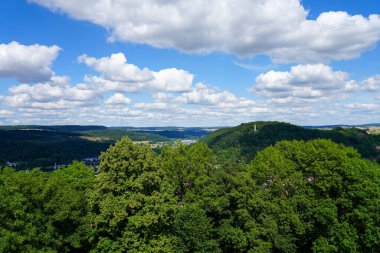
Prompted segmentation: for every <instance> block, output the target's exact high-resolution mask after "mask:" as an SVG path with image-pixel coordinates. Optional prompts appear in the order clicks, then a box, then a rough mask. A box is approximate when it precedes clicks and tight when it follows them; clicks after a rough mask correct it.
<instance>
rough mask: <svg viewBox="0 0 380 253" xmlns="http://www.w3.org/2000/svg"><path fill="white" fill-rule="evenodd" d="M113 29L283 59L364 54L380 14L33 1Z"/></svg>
mask: <svg viewBox="0 0 380 253" xmlns="http://www.w3.org/2000/svg"><path fill="white" fill-rule="evenodd" d="M29 2H34V3H37V4H39V5H42V6H45V7H47V8H49V9H50V10H52V11H59V12H62V13H66V14H68V15H69V16H70V17H72V18H74V19H77V20H86V21H89V22H92V23H94V24H97V25H100V26H102V27H105V28H106V29H107V30H108V31H110V37H109V39H110V40H111V41H112V40H120V41H126V42H135V43H140V44H149V45H152V46H155V47H159V48H175V49H177V50H180V51H184V52H197V53H209V52H213V51H220V52H226V53H232V54H236V55H239V56H253V55H257V54H266V55H269V56H270V57H271V58H272V59H273V60H274V61H276V62H304V63H305V62H308V63H316V62H326V61H329V60H343V59H351V58H355V57H358V56H359V55H360V54H361V53H362V52H365V51H367V50H369V49H371V48H373V47H374V46H376V43H377V42H378V40H379V39H380V16H379V15H370V16H368V17H364V16H362V15H354V16H351V15H349V14H347V13H346V12H325V13H321V14H320V15H319V17H317V18H316V19H315V20H313V19H308V12H307V11H306V10H305V8H304V7H303V6H302V4H301V1H300V0H234V1H231V0H210V1H207V4H205V3H204V1H201V0H195V1H187V0H178V1H162V0H129V1H124V0H112V1H109V0H99V1H96V2H94V1H92V0H79V1H66V0H29Z"/></svg>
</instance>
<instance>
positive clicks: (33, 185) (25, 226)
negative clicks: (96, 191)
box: [0, 163, 94, 252]
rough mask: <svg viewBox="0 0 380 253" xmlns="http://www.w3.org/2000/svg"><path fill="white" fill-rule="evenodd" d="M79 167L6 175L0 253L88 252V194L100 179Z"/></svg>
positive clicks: (1, 182)
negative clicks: (50, 171)
mask: <svg viewBox="0 0 380 253" xmlns="http://www.w3.org/2000/svg"><path fill="white" fill-rule="evenodd" d="M74 166H75V168H74V167H69V168H67V171H65V170H66V169H62V170H60V171H57V172H56V173H46V172H41V171H39V170H32V171H24V172H15V171H14V170H13V169H10V168H4V169H2V170H1V172H0V196H2V198H1V202H0V252H57V251H59V252H68V251H71V252H75V251H78V252H81V251H83V250H85V249H86V247H87V243H86V233H87V232H86V228H85V226H84V224H83V221H84V219H85V216H86V209H87V208H86V197H85V192H84V190H85V188H86V187H92V183H91V182H92V180H93V177H94V174H93V172H92V173H88V172H89V170H88V168H86V167H85V166H84V165H83V164H78V163H77V164H75V165H74ZM82 170H83V171H82ZM71 173H72V174H71Z"/></svg>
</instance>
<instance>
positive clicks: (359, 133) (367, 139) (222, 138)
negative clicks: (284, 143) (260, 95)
mask: <svg viewBox="0 0 380 253" xmlns="http://www.w3.org/2000/svg"><path fill="white" fill-rule="evenodd" d="M255 125H256V131H255ZM312 139H330V140H332V141H334V142H337V143H341V144H344V145H347V146H351V147H354V148H355V149H357V150H358V151H359V153H360V154H361V155H362V156H363V157H365V158H371V159H376V157H377V156H378V155H379V152H378V151H376V146H379V145H380V136H378V135H370V134H367V132H366V131H364V130H360V129H357V128H342V127H336V128H333V129H331V130H320V129H309V128H304V127H300V126H296V125H292V124H288V123H283V122H262V121H259V122H251V123H245V124H241V125H239V126H236V127H232V128H224V129H220V130H217V131H215V132H213V133H211V134H209V135H208V136H206V137H204V138H202V139H201V141H202V142H205V143H206V144H207V145H208V146H209V147H211V148H212V149H213V150H214V151H216V153H217V154H218V155H219V157H221V158H222V159H224V160H231V159H233V160H235V159H237V160H241V159H242V160H247V161H249V160H251V159H252V158H253V157H254V156H255V154H256V153H257V152H258V151H260V150H263V149H264V148H266V147H268V146H270V145H274V144H275V143H277V142H278V141H281V140H304V141H307V140H312Z"/></svg>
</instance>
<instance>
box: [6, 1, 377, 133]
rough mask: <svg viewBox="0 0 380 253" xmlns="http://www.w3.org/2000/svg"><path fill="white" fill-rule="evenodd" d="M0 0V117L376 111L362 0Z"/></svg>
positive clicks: (189, 118) (370, 10) (163, 121)
mask: <svg viewBox="0 0 380 253" xmlns="http://www.w3.org/2000/svg"><path fill="white" fill-rule="evenodd" d="M0 5H1V6H0V125H15V124H39V125H57V124H58V125H64V124H80V125H105V126H233V125H238V124H240V123H243V122H251V121H258V120H276V121H284V122H290V123H293V124H298V125H327V124H364V123H375V122H380V46H379V40H380V4H379V3H378V2H377V1H374V0H349V1H348V0H346V1H343V0H336V1H331V0H303V1H299V0H208V1H205V0H193V1H188V0H97V1H92V0H12V1H10V0H0Z"/></svg>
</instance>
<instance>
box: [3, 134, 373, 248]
mask: <svg viewBox="0 0 380 253" xmlns="http://www.w3.org/2000/svg"><path fill="white" fill-rule="evenodd" d="M100 161H101V162H100V167H99V171H98V174H96V175H95V173H94V171H93V169H92V168H89V167H86V166H84V164H82V163H78V162H76V163H73V165H71V166H68V167H66V168H61V169H58V170H56V171H54V172H50V173H49V172H42V171H39V170H30V171H14V170H13V169H11V168H2V169H1V172H0V196H2V199H1V201H0V216H1V217H0V252H41V251H42V252H379V251H380V246H379V245H380V216H379V215H378V214H379V213H380V205H379V203H380V167H379V165H378V164H376V163H375V162H372V161H369V160H366V159H363V158H361V155H360V154H359V153H358V152H357V151H356V150H355V149H353V148H352V147H345V146H343V145H341V144H336V143H334V142H332V141H329V140H321V139H318V140H311V141H307V142H304V141H281V142H278V143H277V144H275V145H274V146H270V147H268V148H266V149H264V150H263V151H261V152H259V153H258V154H257V155H256V156H255V157H254V158H253V160H251V161H250V162H249V163H240V162H237V163H233V162H229V163H220V159H218V157H216V155H215V153H214V151H213V150H212V149H210V148H209V147H208V146H207V145H206V144H204V143H202V142H198V143H196V144H194V145H191V146H189V147H187V146H184V145H182V144H178V145H177V146H175V147H171V146H167V147H165V148H164V149H163V150H162V152H161V153H160V154H156V153H154V152H153V151H152V150H151V148H150V147H149V146H148V145H140V144H134V143H133V142H132V141H131V140H130V139H128V138H126V137H125V138H123V139H121V140H120V141H118V142H117V143H116V144H115V145H113V146H111V147H110V148H109V149H108V151H107V152H104V153H102V155H101V157H100Z"/></svg>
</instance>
